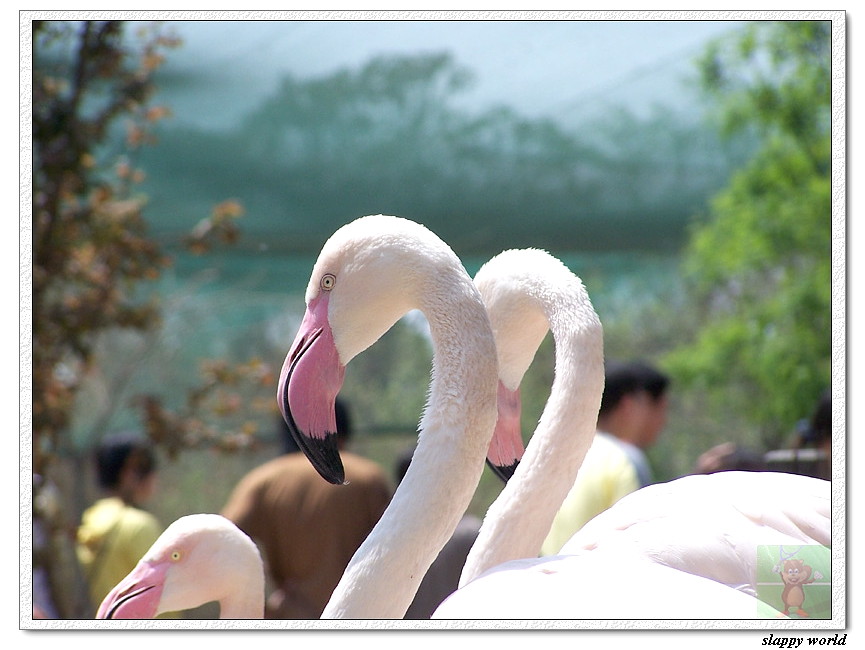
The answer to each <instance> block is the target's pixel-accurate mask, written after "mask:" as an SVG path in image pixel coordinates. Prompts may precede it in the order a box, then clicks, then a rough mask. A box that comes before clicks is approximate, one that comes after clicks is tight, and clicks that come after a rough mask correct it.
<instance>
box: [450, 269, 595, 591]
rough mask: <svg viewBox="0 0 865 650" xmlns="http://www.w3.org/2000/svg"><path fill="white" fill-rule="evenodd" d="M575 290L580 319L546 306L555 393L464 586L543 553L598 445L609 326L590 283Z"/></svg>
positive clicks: (472, 557) (470, 562) (486, 527)
mask: <svg viewBox="0 0 865 650" xmlns="http://www.w3.org/2000/svg"><path fill="white" fill-rule="evenodd" d="M575 290H576V291H575V293H576V295H573V294H570V295H571V296H572V297H571V298H570V301H569V302H571V304H572V301H579V303H578V304H581V305H582V306H583V308H582V309H580V310H579V312H578V316H579V317H578V318H575V317H574V314H573V312H572V310H570V309H567V310H566V309H558V308H556V306H555V304H553V305H551V306H550V305H548V306H545V307H544V310H545V311H546V316H547V318H548V321H549V324H550V330H551V332H552V334H553V340H554V342H555V354H556V367H555V377H554V380H553V385H552V388H551V390H550V397H549V399H548V401H547V404H546V406H545V407H544V411H543V413H542V414H541V418H540V421H539V423H538V426H537V428H536V429H535V431H534V433H533V435H532V438H531V441H530V443H529V445H528V447H527V449H526V454H525V456H524V457H523V459H522V461H521V462H520V465H519V467H517V470H516V472H515V473H514V476H513V477H512V478H511V479H510V481H508V483H507V485H506V486H505V488H504V489H503V490H502V492H501V494H500V495H499V497H498V498H497V499H496V501H495V502H494V503H493V504H492V505H491V506H490V508H489V510H488V511H487V514H486V516H485V517H484V522H483V525H482V526H481V530H480V533H479V535H478V539H477V540H476V542H475V544H474V545H473V547H472V549H471V551H470V553H469V556H468V558H467V560H466V564H465V566H464V568H463V572H462V575H461V577H460V586H461V587H462V586H463V585H465V584H467V583H468V582H470V581H471V580H473V579H474V578H476V577H478V576H479V575H480V574H481V573H483V572H484V571H486V570H487V569H489V568H491V567H493V566H496V565H498V564H501V563H502V562H506V561H509V560H515V559H520V558H527V557H537V555H538V553H539V552H540V549H541V545H542V544H543V541H544V538H545V537H546V535H547V533H548V532H549V528H550V526H551V525H552V522H553V519H554V517H555V515H556V512H557V510H558V508H559V507H560V506H561V504H562V502H563V501H564V499H565V496H566V495H567V493H568V491H569V490H570V488H571V487H572V486H573V483H574V480H575V479H576V476H577V471H578V470H579V468H580V465H581V464H582V462H583V459H584V458H585V456H586V453H587V452H588V450H589V447H590V446H591V444H592V440H593V438H594V434H595V428H596V424H597V416H598V409H599V408H600V401H601V395H602V393H603V386H604V360H603V332H602V328H601V323H600V320H599V319H598V317H597V314H596V313H595V311H594V309H592V307H591V304H590V303H589V301H588V296H587V295H586V294H585V290H584V289H582V283H579V285H578V286H577V287H575ZM560 303H562V304H567V303H565V302H564V301H560Z"/></svg>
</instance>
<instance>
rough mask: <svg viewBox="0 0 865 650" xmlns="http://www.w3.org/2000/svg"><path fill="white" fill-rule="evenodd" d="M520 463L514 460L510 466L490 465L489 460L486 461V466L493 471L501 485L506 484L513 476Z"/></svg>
mask: <svg viewBox="0 0 865 650" xmlns="http://www.w3.org/2000/svg"><path fill="white" fill-rule="evenodd" d="M519 464H520V461H518V460H515V461H514V462H513V463H511V464H510V465H496V464H494V463H491V462H490V461H489V459H487V466H488V467H489V468H490V469H491V470H492V471H493V474H495V475H496V476H498V477H499V478H500V479H501V480H502V482H503V483H507V482H508V481H509V480H510V478H511V477H512V476H513V475H514V472H516V471H517V467H518V466H519Z"/></svg>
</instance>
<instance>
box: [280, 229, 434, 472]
mask: <svg viewBox="0 0 865 650" xmlns="http://www.w3.org/2000/svg"><path fill="white" fill-rule="evenodd" d="M435 242H438V240H437V238H435V236H434V235H432V233H431V232H430V231H429V230H427V229H426V228H424V227H423V226H421V225H420V224H417V223H414V222H412V221H408V220H406V219H400V218H399V217H388V216H384V215H376V216H369V217H362V218H360V219H357V220H355V221H353V222H351V223H349V224H347V225H345V226H343V227H342V228H340V229H339V230H337V231H336V232H335V233H334V234H333V235H332V236H331V237H330V239H328V241H327V242H325V245H324V246H323V247H322V250H321V253H320V254H319V257H318V260H317V261H316V263H315V265H314V266H313V270H312V275H311V277H310V280H309V285H308V286H307V291H306V314H305V315H304V318H303V321H302V322H301V325H300V329H299V330H298V332H297V335H296V336H295V339H294V342H293V343H292V345H291V347H290V349H289V352H288V355H287V356H286V358H285V362H284V364H283V366H282V372H281V373H280V379H279V387H278V389H277V401H278V403H279V408H280V411H281V412H282V415H283V418H284V419H285V421H286V423H287V425H288V428H289V430H290V431H291V435H292V437H293V438H294V440H295V441H296V442H297V444H298V446H299V447H300V449H301V450H302V451H303V452H304V453H305V454H306V456H307V457H308V458H309V460H310V462H311V463H312V465H313V467H315V469H316V470H317V471H318V472H319V474H320V475H321V476H322V477H323V478H324V479H325V480H327V481H329V482H330V483H334V484H340V483H344V482H345V471H344V468H343V465H342V461H341V459H340V456H339V447H338V444H337V435H336V415H335V401H336V396H337V394H338V393H339V390H340V389H341V387H342V384H343V379H344V377H345V367H346V364H348V362H349V361H350V360H351V359H352V358H354V357H355V356H356V355H357V354H359V353H360V352H362V351H363V350H365V349H366V348H368V347H369V346H370V345H372V344H373V343H374V342H375V341H376V340H378V339H379V337H381V336H382V334H384V333H385V332H386V331H387V330H388V329H390V327H391V326H393V324H394V323H396V321H397V320H399V318H401V317H402V316H403V315H404V314H406V313H407V312H409V311H411V310H412V309H416V308H418V306H419V305H420V304H422V303H423V302H424V297H423V294H425V293H426V292H428V291H430V290H434V288H432V287H430V286H429V285H428V284H425V283H424V278H426V277H428V276H429V275H430V274H429V273H424V270H423V269H422V268H421V266H420V264H422V262H419V260H430V262H431V263H435V258H436V257H437V256H438V257H440V256H441V255H442V252H441V246H440V242H439V243H435Z"/></svg>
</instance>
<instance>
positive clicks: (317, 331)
mask: <svg viewBox="0 0 865 650" xmlns="http://www.w3.org/2000/svg"><path fill="white" fill-rule="evenodd" d="M329 295H330V294H327V293H321V294H319V295H318V296H317V297H316V298H314V299H312V300H311V301H310V302H309V305H307V308H306V314H305V315H304V317H303V322H301V324H300V330H299V331H298V332H297V336H296V337H295V339H294V343H293V344H292V346H291V350H290V351H289V353H288V355H287V356H286V357H285V362H284V363H283V365H282V372H281V373H280V376H279V388H278V390H277V402H278V403H279V409H280V411H281V412H282V417H283V418H284V419H285V422H286V424H287V425H288V428H289V431H291V435H292V437H293V438H294V440H295V442H297V445H298V446H299V447H300V448H301V449H302V450H303V452H304V453H305V454H306V456H307V458H309V461H310V462H311V463H312V465H313V467H315V469H316V470H317V471H318V473H319V474H321V476H322V477H323V478H324V479H325V480H326V481H328V482H330V483H335V484H340V483H344V482H345V470H344V469H343V466H342V460H341V459H340V457H339V449H338V446H337V436H336V410H335V408H336V407H335V403H336V395H337V393H339V390H340V388H342V383H343V379H344V378H345V366H343V365H342V363H341V362H340V360H339V353H338V352H337V350H336V345H335V343H334V340H333V332H332V331H331V328H330V323H329V322H328V319H327V306H328V297H329Z"/></svg>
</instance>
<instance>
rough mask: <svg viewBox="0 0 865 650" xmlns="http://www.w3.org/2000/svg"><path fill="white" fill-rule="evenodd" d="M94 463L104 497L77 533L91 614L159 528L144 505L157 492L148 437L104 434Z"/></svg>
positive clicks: (91, 509) (86, 511) (154, 462)
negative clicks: (104, 436)
mask: <svg viewBox="0 0 865 650" xmlns="http://www.w3.org/2000/svg"><path fill="white" fill-rule="evenodd" d="M95 461H96V472H97V480H98V483H99V487H100V488H102V490H104V491H105V496H104V497H103V498H101V499H99V500H98V501H96V502H95V503H94V504H93V505H92V506H90V507H89V508H87V510H85V511H84V514H83V515H82V518H81V524H80V525H79V526H78V534H77V542H78V543H77V553H78V560H79V562H80V563H81V567H82V569H83V572H84V576H85V577H86V579H87V582H88V586H89V590H90V599H91V604H92V606H93V607H94V612H95V608H96V607H98V606H99V604H100V603H101V602H102V599H103V598H105V596H106V595H107V594H108V592H109V591H111V589H112V588H113V587H114V585H116V584H117V583H118V582H120V581H121V580H122V579H123V578H125V577H126V575H127V574H128V573H129V572H130V571H131V570H132V569H133V568H135V565H136V564H137V563H138V561H139V560H140V559H141V557H142V556H143V555H144V554H145V553H146V552H147V550H148V549H149V548H150V546H151V545H152V544H153V542H155V541H156V539H157V538H158V537H159V535H160V534H161V533H162V531H163V527H162V525H161V524H160V522H159V521H158V520H157V518H156V517H155V516H154V515H153V514H151V513H149V512H147V511H146V510H144V509H143V505H144V504H145V503H146V502H147V501H148V500H149V499H150V498H151V497H152V496H153V494H154V492H155V490H156V456H155V454H154V452H153V450H152V448H151V447H150V445H149V444H148V443H147V441H146V440H144V439H143V438H141V437H138V436H136V435H134V434H119V435H115V436H110V437H106V438H105V439H104V440H103V441H102V443H101V444H100V445H99V447H98V448H97V450H96V454H95ZM171 617H174V616H171Z"/></svg>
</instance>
